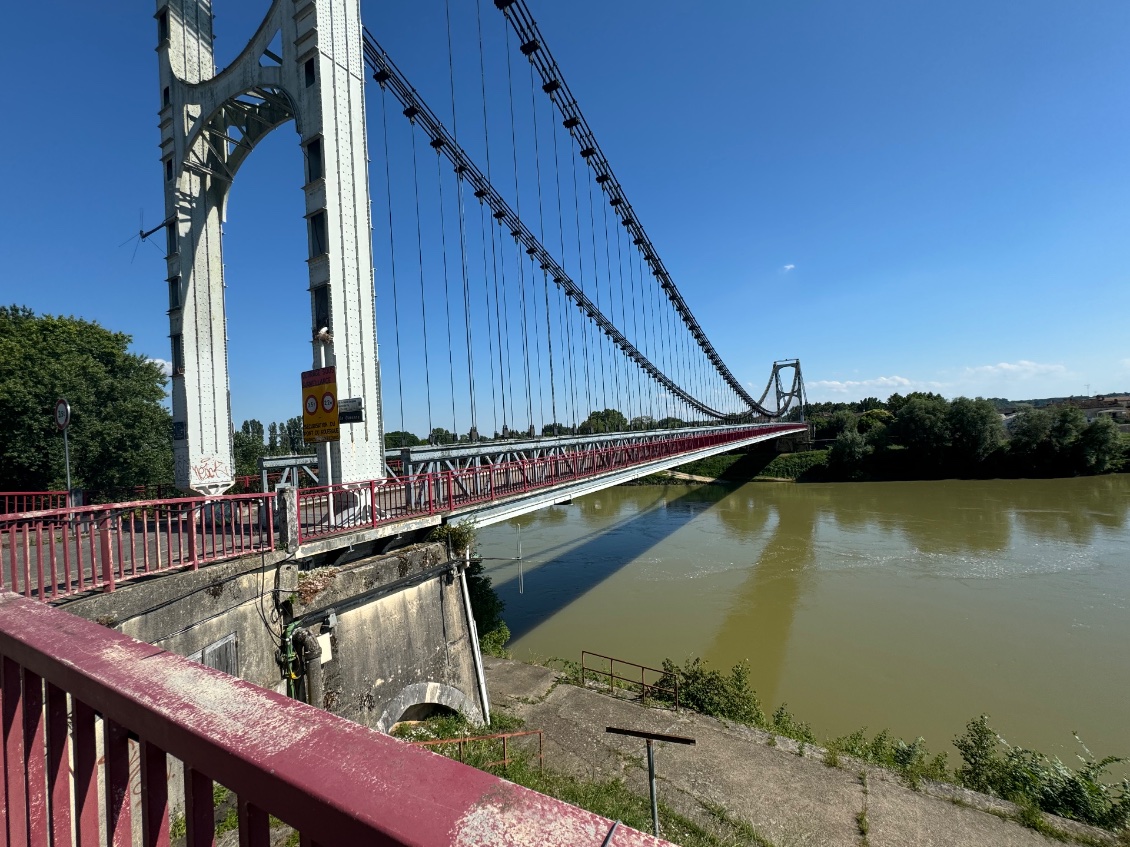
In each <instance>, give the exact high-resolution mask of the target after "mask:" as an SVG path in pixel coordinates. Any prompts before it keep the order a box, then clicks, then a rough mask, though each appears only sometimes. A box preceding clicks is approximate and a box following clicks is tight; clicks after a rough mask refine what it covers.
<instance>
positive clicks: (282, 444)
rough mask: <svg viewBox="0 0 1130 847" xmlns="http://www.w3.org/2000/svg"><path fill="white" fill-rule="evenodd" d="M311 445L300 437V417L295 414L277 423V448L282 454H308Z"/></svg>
mask: <svg viewBox="0 0 1130 847" xmlns="http://www.w3.org/2000/svg"><path fill="white" fill-rule="evenodd" d="M312 449H313V447H308V446H307V445H306V440H305V439H304V438H303V437H302V417H301V416H300V415H295V416H294V417H293V418H287V419H286V421H284V422H283V423H281V424H279V450H280V451H281V454H282V455H287V456H303V455H309V451H310V450H312Z"/></svg>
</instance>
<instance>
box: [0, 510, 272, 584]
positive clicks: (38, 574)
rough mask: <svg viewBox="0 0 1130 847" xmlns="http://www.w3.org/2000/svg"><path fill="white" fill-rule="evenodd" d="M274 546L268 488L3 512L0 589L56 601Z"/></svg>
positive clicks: (0, 518) (1, 518) (1, 516)
mask: <svg viewBox="0 0 1130 847" xmlns="http://www.w3.org/2000/svg"><path fill="white" fill-rule="evenodd" d="M274 546H275V532H274V510H273V500H272V498H271V496H270V495H263V494H244V495H234V496H225V497H214V498H207V497H183V498H178V499H175V500H137V501H134V502H130V503H114V504H111V505H103V506H82V507H79V508H75V509H45V510H42V511H31V512H23V513H20V514H9V515H0V588H7V589H8V590H10V591H14V592H16V593H20V594H23V595H24V596H25V597H38V598H39V599H41V600H54V599H57V598H59V597H63V596H66V595H68V594H73V593H76V592H80V591H86V590H88V589H97V588H101V589H105V590H108V591H113V590H114V586H115V583H116V582H117V581H118V580H122V579H128V578H131V577H135V576H139V575H142V574H149V573H157V572H160V571H167V570H171V569H174V568H184V567H191V568H193V569H195V568H198V567H199V566H200V565H202V564H207V563H209V562H216V561H220V560H223V559H230V558H234V557H237V556H244V555H247V554H249V553H255V552H258V551H260V550H271V549H274Z"/></svg>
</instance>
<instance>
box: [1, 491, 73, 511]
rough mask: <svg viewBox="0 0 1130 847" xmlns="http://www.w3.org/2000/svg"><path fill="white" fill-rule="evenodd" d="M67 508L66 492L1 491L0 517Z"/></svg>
mask: <svg viewBox="0 0 1130 847" xmlns="http://www.w3.org/2000/svg"><path fill="white" fill-rule="evenodd" d="M66 506H67V492H66V491H0V515H8V514H12V513H14V512H39V511H42V510H43V509H64V508H66Z"/></svg>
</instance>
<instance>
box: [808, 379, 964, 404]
mask: <svg viewBox="0 0 1130 847" xmlns="http://www.w3.org/2000/svg"><path fill="white" fill-rule="evenodd" d="M805 387H806V388H807V389H808V393H809V394H810V395H811V396H812V399H814V400H817V399H819V398H820V397H822V396H835V397H850V398H851V399H853V400H854V399H860V398H862V397H865V396H867V395H870V394H873V395H875V396H877V397H879V398H880V399H885V398H886V397H889V396H890V395H891V394H893V393H895V392H898V393H900V394H901V393H906V392H910V391H938V390H939V389H941V388H942V387H943V386H942V384H941V383H938V382H923V381H921V380H914V379H908V378H907V377H905V376H897V375H896V376H877V377H873V378H872V379H845V380H839V379H815V380H811V381H806V382H805Z"/></svg>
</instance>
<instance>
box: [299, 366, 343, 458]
mask: <svg viewBox="0 0 1130 847" xmlns="http://www.w3.org/2000/svg"><path fill="white" fill-rule="evenodd" d="M302 440H303V441H305V442H306V443H307V444H320V443H323V442H326V441H340V440H341V427H340V426H339V421H338V406H337V373H336V371H335V369H334V368H332V367H330V368H318V369H317V370H313V371H304V372H303V374H302Z"/></svg>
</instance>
